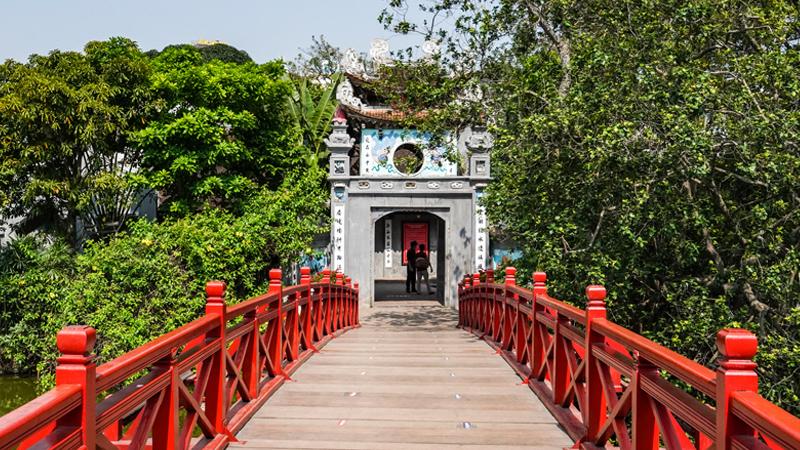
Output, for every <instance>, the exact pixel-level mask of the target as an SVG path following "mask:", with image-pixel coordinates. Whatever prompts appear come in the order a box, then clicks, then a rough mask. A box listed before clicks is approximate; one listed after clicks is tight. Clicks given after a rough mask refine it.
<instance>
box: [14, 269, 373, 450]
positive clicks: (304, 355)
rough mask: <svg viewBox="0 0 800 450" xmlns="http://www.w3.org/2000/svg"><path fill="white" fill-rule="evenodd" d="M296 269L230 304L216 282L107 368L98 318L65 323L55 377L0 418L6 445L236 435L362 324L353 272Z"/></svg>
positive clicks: (205, 442) (217, 443) (200, 443)
mask: <svg viewBox="0 0 800 450" xmlns="http://www.w3.org/2000/svg"><path fill="white" fill-rule="evenodd" d="M300 272H301V278H300V284H299V285H297V286H289V287H286V288H284V287H282V285H281V278H282V272H281V271H280V269H273V270H271V271H270V288H269V292H268V293H267V294H264V295H260V296H256V297H253V298H251V299H248V300H246V301H244V302H241V303H239V304H236V305H232V306H231V307H228V306H227V305H226V304H225V299H224V297H225V289H226V287H225V283H223V282H209V283H208V285H207V287H206V292H207V294H208V298H207V302H206V314H205V315H204V316H203V317H200V318H198V319H196V320H194V321H192V322H190V323H188V324H186V325H183V326H181V327H179V328H177V329H175V330H173V331H171V332H168V333H165V334H164V335H162V336H159V337H158V338H156V339H154V340H152V341H150V342H148V343H147V344H145V345H143V346H141V347H138V348H136V349H134V350H132V351H130V352H128V353H126V354H124V355H121V356H119V357H117V358H115V359H113V360H111V361H109V362H107V363H105V364H103V365H101V366H99V367H95V364H94V356H93V355H92V351H93V349H94V343H95V332H94V329H93V328H91V327H87V326H69V327H66V328H64V329H63V330H62V331H61V332H59V334H58V339H57V344H58V348H59V351H60V352H61V357H59V358H58V365H57V367H56V387H55V388H54V389H52V390H50V391H48V392H46V393H45V394H43V395H41V396H39V397H37V398H36V399H34V400H32V401H31V402H29V403H27V404H25V405H23V406H21V407H19V408H17V409H16V410H14V411H12V412H10V413H8V414H6V415H5V416H2V417H0V449H4V448H13V447H17V448H21V449H25V448H30V447H34V446H35V447H36V448H40V447H44V448H67V449H69V448H81V447H83V448H95V447H97V448H112V447H117V446H118V445H121V446H123V447H127V448H139V447H142V448H143V447H145V446H152V447H153V448H189V447H190V446H191V447H192V448H203V447H208V448H220V447H223V446H224V445H225V444H226V443H227V442H230V441H232V440H235V438H234V437H233V435H234V434H235V432H236V431H238V429H240V428H241V427H242V426H243V425H244V423H246V421H247V420H248V419H249V417H250V416H252V414H254V413H255V412H256V411H257V410H258V408H259V407H260V406H261V405H262V404H263V403H264V402H265V401H266V400H267V399H268V398H269V397H270V396H271V395H272V394H273V393H274V392H275V391H276V390H277V388H279V387H280V386H281V385H282V384H283V382H284V381H286V380H287V379H290V375H291V373H292V372H293V371H294V370H296V369H297V368H298V367H299V366H300V364H302V363H303V362H304V361H305V360H306V359H308V357H310V356H311V354H312V353H314V352H317V351H318V349H319V348H321V347H322V346H323V345H325V344H326V343H327V342H328V341H329V340H330V339H332V338H333V337H335V336H337V335H338V334H341V333H342V332H344V331H346V330H348V329H351V328H353V327H357V326H359V324H358V284H357V283H356V284H355V285H353V283H352V280H351V279H350V278H349V277H345V276H344V275H343V274H341V273H336V274H335V276H334V277H332V276H331V272H330V270H328V269H325V270H324V271H323V278H322V280H321V281H320V282H318V283H313V284H312V283H311V278H310V269H308V268H307V267H303V268H301V270H300ZM229 322H234V323H233V324H232V325H230V326H229V325H228V323H229ZM262 330H263V331H262ZM142 373H144V374H142ZM134 377H138V378H136V379H132V378H134ZM187 385H188V386H187ZM189 386H192V387H193V389H190V387H189ZM105 393H108V394H107V395H104V394H105ZM98 396H101V397H103V398H102V399H100V400H99V401H98V400H97V399H98ZM181 410H182V411H181ZM195 428H199V431H200V437H196V434H195Z"/></svg>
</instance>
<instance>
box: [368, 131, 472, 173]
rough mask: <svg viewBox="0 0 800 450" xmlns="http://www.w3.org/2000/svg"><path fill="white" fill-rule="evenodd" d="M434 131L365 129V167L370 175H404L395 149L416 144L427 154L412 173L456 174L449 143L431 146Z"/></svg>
mask: <svg viewBox="0 0 800 450" xmlns="http://www.w3.org/2000/svg"><path fill="white" fill-rule="evenodd" d="M429 140H430V133H421V132H419V131H416V130H398V129H372V128H366V129H364V130H362V131H361V161H360V163H361V171H362V175H367V176H404V175H406V174H405V173H403V172H402V171H401V170H400V169H398V168H397V166H396V165H395V163H394V160H393V157H394V152H395V150H396V149H397V148H398V147H399V146H401V145H403V144H415V145H417V146H419V147H420V148H421V149H422V153H423V155H424V158H423V161H422V167H421V169H420V170H419V171H418V172H416V173H415V174H413V175H412V176H423V177H430V176H455V175H456V164H455V163H454V162H452V161H450V160H448V159H447V149H446V148H445V147H435V148H428V146H427V145H426V143H427V142H428V141H429Z"/></svg>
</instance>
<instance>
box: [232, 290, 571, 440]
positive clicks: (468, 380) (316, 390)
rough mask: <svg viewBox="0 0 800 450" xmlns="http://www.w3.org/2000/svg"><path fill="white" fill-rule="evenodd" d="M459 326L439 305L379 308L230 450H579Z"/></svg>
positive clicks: (303, 372)
mask: <svg viewBox="0 0 800 450" xmlns="http://www.w3.org/2000/svg"><path fill="white" fill-rule="evenodd" d="M455 323H456V313H455V312H454V311H452V310H449V309H447V308H443V307H441V306H439V305H438V304H435V303H432V302H431V303H422V302H414V303H410V304H398V303H393V304H390V305H386V306H383V305H381V306H379V307H377V308H374V309H373V310H371V311H369V313H368V315H367V316H366V317H364V318H363V319H362V325H363V327H362V328H359V329H356V330H352V331H349V332H347V333H345V334H344V335H342V336H340V337H338V338H336V339H335V340H333V341H332V342H331V343H330V344H328V345H327V346H326V347H325V348H324V349H323V350H322V352H320V353H319V354H317V355H314V356H313V357H312V358H311V359H310V360H309V361H308V362H307V363H306V364H305V365H304V366H303V367H301V368H300V369H299V370H298V371H297V372H295V374H294V375H293V376H292V378H293V379H294V380H295V381H294V382H289V383H286V384H285V385H284V386H283V387H282V388H281V389H280V391H278V392H277V393H276V394H275V395H274V396H273V397H272V398H271V399H270V400H269V401H268V402H267V403H266V404H265V405H264V407H263V408H261V410H260V411H259V412H258V413H256V415H255V417H253V419H252V420H251V421H250V422H249V423H248V424H247V425H246V426H245V427H244V428H243V429H242V430H241V431H240V432H239V433H238V435H237V439H239V441H240V442H238V443H232V444H231V446H230V447H231V448H248V449H249V448H253V449H266V448H309V449H311V448H315V449H316V448H332V449H350V448H352V449H412V450H413V449H427V448H437V449H451V448H462V449H473V448H489V449H492V448H496V449H500V448H503V449H513V448H534V449H537V448H538V449H556V448H559V449H560V448H564V447H569V446H571V445H572V442H571V441H570V439H569V438H568V437H567V435H566V434H565V433H564V432H563V430H562V429H561V428H560V427H559V426H558V424H557V423H556V421H555V419H553V417H552V416H551V415H550V414H549V413H548V412H547V410H546V409H545V407H544V406H543V405H542V404H541V403H540V402H539V400H538V399H537V398H536V397H535V395H534V394H533V393H532V392H531V391H530V390H529V389H528V388H527V387H526V386H522V385H520V380H519V378H518V377H517V376H516V375H515V374H514V372H513V371H512V370H511V368H509V367H508V365H507V364H506V363H505V362H504V361H503V360H502V359H501V358H500V357H498V356H497V355H495V354H494V352H493V351H492V350H491V349H490V348H489V347H488V346H487V345H486V344H485V343H483V342H481V341H480V340H477V339H475V337H473V336H471V335H469V334H467V333H465V332H464V331H461V330H459V329H457V328H455ZM464 422H468V423H469V428H466V429H465V428H464Z"/></svg>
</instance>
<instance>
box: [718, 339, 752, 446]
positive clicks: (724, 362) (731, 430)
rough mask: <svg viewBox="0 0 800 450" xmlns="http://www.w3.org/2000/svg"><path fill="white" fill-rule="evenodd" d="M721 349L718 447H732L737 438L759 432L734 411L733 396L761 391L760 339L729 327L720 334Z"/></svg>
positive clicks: (719, 345) (719, 344) (719, 348)
mask: <svg viewBox="0 0 800 450" xmlns="http://www.w3.org/2000/svg"><path fill="white" fill-rule="evenodd" d="M717 349H718V350H719V352H720V354H721V355H722V357H721V358H720V362H719V367H718V368H717V398H716V400H717V436H716V441H717V442H716V448H717V449H720V450H722V449H729V448H731V438H732V437H733V436H753V437H755V434H756V432H755V430H753V429H752V428H751V427H750V426H749V425H747V424H745V423H744V422H743V421H741V420H739V419H738V418H736V417H735V416H734V415H733V414H732V412H731V397H732V396H733V393H734V392H736V391H751V392H758V375H757V374H756V372H755V368H756V363H754V362H753V357H754V356H755V355H756V351H757V350H758V340H757V339H756V336H755V335H754V334H753V333H751V332H750V331H748V330H742V329H736V328H726V329H724V330H721V331H720V332H719V333H717Z"/></svg>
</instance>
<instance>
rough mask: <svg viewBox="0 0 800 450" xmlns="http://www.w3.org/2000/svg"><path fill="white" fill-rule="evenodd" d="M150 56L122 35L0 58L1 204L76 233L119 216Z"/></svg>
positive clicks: (135, 155) (144, 109)
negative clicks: (77, 47) (21, 58)
mask: <svg viewBox="0 0 800 450" xmlns="http://www.w3.org/2000/svg"><path fill="white" fill-rule="evenodd" d="M149 77H150V65H149V63H148V61H147V58H146V57H145V56H144V55H142V54H141V53H140V52H139V50H138V48H137V47H136V44H134V43H133V42H132V41H130V40H127V39H122V38H114V39H111V40H109V41H107V42H91V43H89V44H87V45H86V47H85V51H84V53H78V52H59V51H54V52H52V53H50V55H48V56H38V55H34V56H32V57H31V59H30V61H29V62H28V63H27V64H20V63H17V62H15V61H12V60H9V61H7V62H6V63H5V64H3V65H0V187H2V189H1V190H0V212H2V213H3V214H4V215H5V216H24V217H25V218H26V221H25V222H24V223H23V224H22V228H23V230H24V231H29V230H31V229H35V228H42V227H44V228H49V229H50V230H51V231H53V232H55V233H56V234H59V235H60V236H63V237H66V238H67V239H68V240H70V241H72V240H73V239H74V236H75V233H74V227H75V221H76V219H77V218H81V219H82V220H83V221H84V222H85V223H86V224H87V225H88V226H89V227H92V228H93V229H94V230H99V228H100V227H101V225H102V224H104V223H111V222H117V223H119V222H121V221H124V219H125V217H124V216H122V215H121V214H119V212H120V210H123V211H124V210H127V209H128V208H130V206H132V204H133V202H134V201H135V199H136V193H137V190H138V186H137V185H136V183H135V182H134V180H132V179H131V177H130V175H131V174H130V170H131V164H135V163H136V162H137V161H138V159H139V154H140V152H139V150H137V149H135V148H132V147H130V146H129V145H128V144H129V137H130V133H131V132H133V131H136V130H137V129H139V128H141V127H142V124H143V121H144V119H145V117H146V116H147V115H148V104H149V97H150V96H149V90H148V87H147V84H148V80H149Z"/></svg>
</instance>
